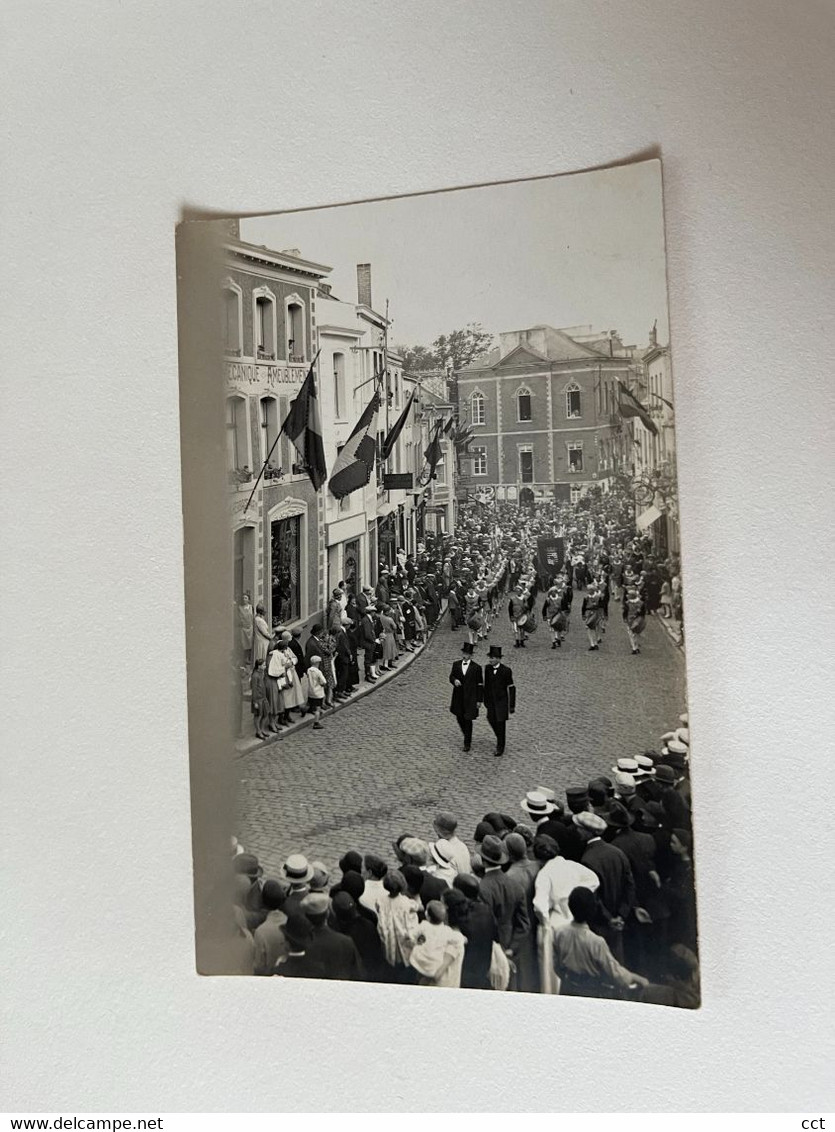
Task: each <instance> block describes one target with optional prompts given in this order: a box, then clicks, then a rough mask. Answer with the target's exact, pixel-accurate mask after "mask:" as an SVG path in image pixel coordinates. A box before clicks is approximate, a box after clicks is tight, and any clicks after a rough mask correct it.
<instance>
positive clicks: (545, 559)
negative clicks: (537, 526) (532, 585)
mask: <svg viewBox="0 0 835 1132" xmlns="http://www.w3.org/2000/svg"><path fill="white" fill-rule="evenodd" d="M536 554H537V569H538V571H539V573H540V574H541V575H542V576H543V577H544V578H550V577H551V576H552V575H554V574H558V573H559V572H560V570H562V567H563V562H564V561H565V539H563V538H560V537H559V536H554V535H543V536H542V537H541V538H538V539H537V540H536Z"/></svg>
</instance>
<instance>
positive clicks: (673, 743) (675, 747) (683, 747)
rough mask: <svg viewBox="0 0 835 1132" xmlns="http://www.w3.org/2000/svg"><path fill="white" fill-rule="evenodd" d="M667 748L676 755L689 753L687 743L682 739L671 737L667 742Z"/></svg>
mask: <svg viewBox="0 0 835 1132" xmlns="http://www.w3.org/2000/svg"><path fill="white" fill-rule="evenodd" d="M667 750H668V751H672V752H673V754H674V755H685V756H686V755H687V754H689V749H688V746H687V744H686V743H683V742H682V741H681V739H671V740H670V741H669V743H668V744H667Z"/></svg>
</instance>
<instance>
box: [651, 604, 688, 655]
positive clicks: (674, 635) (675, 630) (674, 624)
mask: <svg viewBox="0 0 835 1132" xmlns="http://www.w3.org/2000/svg"><path fill="white" fill-rule="evenodd" d="M653 616H654V617H655V619H656V621H657V622H658V623H659V625H660V626H661V627H662V629H663V630H664V632H665V633H666V634H667V636H668V637H669V638H670V640H671V641H672V642H673V644H674V645H676V646H677V647H678V648H684V631H683V630H682V627H681V622H680V621H676V619H675V618H674V617H662V616H661V614H660V613H654V614H653Z"/></svg>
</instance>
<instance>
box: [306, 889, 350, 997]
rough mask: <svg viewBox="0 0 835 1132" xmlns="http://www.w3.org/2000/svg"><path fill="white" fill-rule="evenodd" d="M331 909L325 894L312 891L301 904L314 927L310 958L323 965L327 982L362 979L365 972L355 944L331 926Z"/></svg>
mask: <svg viewBox="0 0 835 1132" xmlns="http://www.w3.org/2000/svg"><path fill="white" fill-rule="evenodd" d="M329 909H330V900H329V899H328V897H327V894H326V893H324V892H309V893H308V894H307V896H305V897H304V899H303V900H302V902H301V910H302V912H303V913H304V914H305V916H307V918H308V920H309V921H310V926H311V927H312V928H313V935H312V937H311V939H310V941H309V942H308V944H307V949H306V950H307V957H308V959H309V960H310V961H311V962H313V963H319V964H320V965H321V966H322V968H323V969H324V975H323V978H325V979H361V978H363V974H364V973H363V970H362V963H361V962H360V957H359V952H358V951H357V949H356V946H355V944H354V941H353V940H352V939H349V937H348V936H346V935H343V934H342V933H341V932H336V931H334V930H333V928H331V927H328V922H327V920H328V911H329Z"/></svg>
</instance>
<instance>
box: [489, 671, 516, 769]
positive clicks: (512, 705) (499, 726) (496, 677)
mask: <svg viewBox="0 0 835 1132" xmlns="http://www.w3.org/2000/svg"><path fill="white" fill-rule="evenodd" d="M484 706H485V708H486V709H487V722H488V723H489V724H490V726H491V727H492V729H493V731H494V732H495V735H496V754H497V755H501V754H504V747H505V728H506V725H507V721H508V719H509V718H510V716H511V715H513V713H514V711H515V710H516V685H515V684H514V683H513V673H512V672H511V670H510V669H509V668H508V666H507V665H506V664H499V666H498V668H493V666H492V665H491V664H488V665H487V666H486V667H485V669H484Z"/></svg>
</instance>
